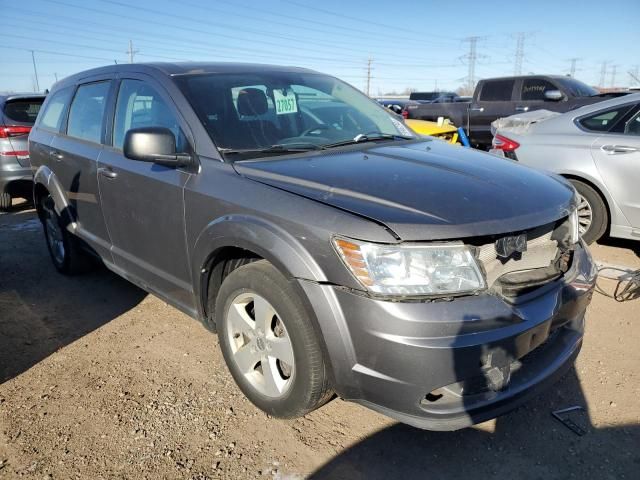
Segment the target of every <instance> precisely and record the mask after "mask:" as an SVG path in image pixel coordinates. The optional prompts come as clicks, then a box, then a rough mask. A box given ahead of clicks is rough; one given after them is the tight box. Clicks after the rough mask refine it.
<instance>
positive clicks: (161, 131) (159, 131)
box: [122, 127, 191, 167]
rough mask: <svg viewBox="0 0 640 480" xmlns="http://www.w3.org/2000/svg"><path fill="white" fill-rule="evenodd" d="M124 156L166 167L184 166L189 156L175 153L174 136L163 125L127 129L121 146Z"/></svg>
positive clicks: (187, 162)
mask: <svg viewBox="0 0 640 480" xmlns="http://www.w3.org/2000/svg"><path fill="white" fill-rule="evenodd" d="M122 151H123V153H124V156H125V157H127V158H129V159H131V160H138V161H140V162H152V163H157V164H159V165H164V166H166V167H184V166H185V165H188V164H189V163H190V162H191V156H190V155H187V154H181V153H176V137H175V135H174V134H173V132H172V131H171V130H169V129H168V128H165V127H141V128H132V129H131V130H128V131H127V133H126V134H125V136H124V145H123V147H122Z"/></svg>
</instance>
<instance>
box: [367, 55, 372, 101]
mask: <svg viewBox="0 0 640 480" xmlns="http://www.w3.org/2000/svg"><path fill="white" fill-rule="evenodd" d="M371 62H373V59H372V58H369V59H368V60H367V96H369V92H370V90H371Z"/></svg>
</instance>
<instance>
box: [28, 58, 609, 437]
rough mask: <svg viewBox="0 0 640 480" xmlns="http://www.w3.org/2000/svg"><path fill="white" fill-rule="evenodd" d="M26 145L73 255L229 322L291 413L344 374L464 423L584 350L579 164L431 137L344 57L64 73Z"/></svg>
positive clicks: (231, 357)
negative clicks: (323, 64) (521, 157)
mask: <svg viewBox="0 0 640 480" xmlns="http://www.w3.org/2000/svg"><path fill="white" fill-rule="evenodd" d="M29 145H30V146H29V148H30V153H31V160H32V164H33V168H34V171H35V188H34V199H35V203H36V205H37V210H38V214H39V217H40V219H41V220H42V223H43V225H44V232H45V236H46V240H47V245H48V248H49V251H50V253H51V258H52V259H53V263H54V265H55V267H56V268H57V269H58V270H59V271H60V272H62V273H64V274H74V273H78V272H81V271H83V270H85V269H87V268H89V267H90V266H91V264H92V262H91V261H90V259H91V257H92V256H93V257H97V258H99V259H100V260H101V261H102V262H104V264H105V265H106V266H107V267H108V268H109V269H111V270H113V271H114V272H116V273H118V274H119V275H122V276H123V277H125V278H127V279H128V280H130V281H131V282H133V283H135V284H136V285H138V286H140V287H141V288H143V289H145V290H147V291H149V292H152V293H154V294H155V295H157V296H158V297H160V298H162V299H163V300H165V301H167V302H169V303H170V304H172V305H174V306H175V307H176V308H178V309H179V310H181V311H183V312H185V313H187V314H188V315H190V316H192V317H194V318H196V319H198V320H200V321H201V322H203V324H204V325H205V326H206V327H208V328H209V329H211V330H213V331H217V333H218V336H219V339H220V346H221V349H222V353H223V355H224V358H225V360H226V363H227V365H228V367H229V370H230V371H231V374H232V375H233V377H234V379H235V381H236V382H237V384H238V386H239V387H240V389H241V390H242V391H243V392H244V393H245V394H246V396H247V397H248V398H249V399H250V400H251V401H252V402H253V403H254V404H255V405H256V406H258V407H259V408H261V409H262V410H264V411H265V412H268V413H269V414H271V415H273V416H276V417H283V418H291V417H296V416H300V415H304V414H305V413H307V412H309V411H311V410H313V409H315V408H318V407H319V406H321V405H322V404H323V403H325V402H327V401H328V400H330V399H331V398H332V397H333V396H334V395H336V394H337V395H339V396H340V397H342V398H344V399H346V400H351V401H355V402H359V403H361V404H363V405H366V406H368V407H370V408H372V409H375V410H378V411H380V412H383V413H385V414H387V415H389V416H391V417H394V418H397V419H399V420H400V421H402V422H406V423H408V424H411V425H415V426H418V427H421V428H427V429H435V430H451V429H457V428H462V427H465V426H469V425H471V424H473V423H476V422H480V421H484V420H486V419H489V418H492V417H495V416H497V415H500V414H502V413H504V412H506V411H508V410H510V409H512V408H514V407H515V406H516V405H518V404H519V403H521V402H522V401H524V400H525V399H527V398H529V397H530V396H531V395H532V394H534V393H536V392H538V391H540V390H541V388H542V387H543V386H545V385H549V384H550V383H551V382H553V381H554V380H556V379H557V378H558V377H559V376H560V375H562V374H563V373H564V372H565V371H567V369H569V367H570V366H571V365H572V363H573V360H574V359H575V357H576V355H577V354H578V351H579V349H580V346H581V342H582V336H583V325H584V315H585V310H586V308H587V305H588V304H589V302H590V299H591V293H592V289H593V286H594V281H595V275H596V272H595V269H594V264H593V262H592V260H591V257H590V255H589V253H588V251H587V250H586V248H585V245H584V243H583V242H582V240H580V238H579V235H578V225H577V217H576V194H575V191H574V189H573V188H572V187H571V185H570V184H568V183H567V182H566V181H564V180H562V179H560V178H558V177H552V176H548V175H546V174H544V173H541V172H538V171H535V170H532V169H529V168H527V167H523V166H520V165H517V164H515V163H512V162H507V161H505V160H502V159H498V158H496V157H494V156H491V155H488V154H484V153H480V152H475V151H473V150H469V149H463V148H458V147H455V146H450V145H448V144H446V143H443V142H441V141H437V140H430V139H426V138H422V137H417V136H416V135H415V134H413V133H412V131H411V130H409V129H408V128H407V127H406V126H405V125H404V124H403V123H402V122H401V121H399V120H398V119H397V118H395V116H393V115H391V114H390V113H389V112H388V111H387V110H385V109H384V108H383V107H382V106H380V105H378V104H377V103H376V102H375V101H373V100H370V99H369V98H368V97H366V96H365V95H363V94H362V93H360V92H359V91H357V90H356V89H354V88H353V87H351V86H349V85H347V84H346V83H344V82H342V81H340V80H338V79H336V78H333V77H330V76H327V75H322V74H319V73H317V72H313V71H310V70H306V69H300V68H291V67H276V66H264V65H247V64H224V63H205V64H147V65H145V64H140V65H113V66H109V67H104V68H99V69H95V70H90V71H87V72H83V73H80V74H77V75H74V76H72V77H69V78H67V79H65V80H62V81H61V82H59V83H57V84H56V85H55V86H54V87H53V90H52V91H51V93H50V95H49V96H48V98H47V100H46V102H45V104H44V106H43V110H42V112H41V113H40V115H39V117H38V121H37V122H36V125H35V127H34V129H33V130H32V132H31V135H30V144H29Z"/></svg>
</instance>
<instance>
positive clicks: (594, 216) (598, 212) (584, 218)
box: [570, 179, 609, 244]
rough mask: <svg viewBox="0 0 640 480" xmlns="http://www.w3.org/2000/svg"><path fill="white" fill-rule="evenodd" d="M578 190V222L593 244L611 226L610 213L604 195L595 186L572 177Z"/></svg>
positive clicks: (584, 237) (582, 233) (589, 242)
mask: <svg viewBox="0 0 640 480" xmlns="http://www.w3.org/2000/svg"><path fill="white" fill-rule="evenodd" d="M570 182H571V183H572V184H573V186H574V187H575V189H576V190H577V191H578V195H579V202H578V223H579V229H580V235H582V238H583V239H584V241H585V242H587V243H588V244H591V243H593V242H595V241H597V240H599V239H600V237H602V235H604V232H606V230H607V227H608V226H609V214H608V212H607V207H606V205H605V204H604V201H603V200H602V197H601V196H600V194H599V193H598V192H596V191H595V190H594V189H593V187H591V186H590V185H587V184H586V183H583V182H581V181H579V180H573V179H570Z"/></svg>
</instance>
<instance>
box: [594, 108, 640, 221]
mask: <svg viewBox="0 0 640 480" xmlns="http://www.w3.org/2000/svg"><path fill="white" fill-rule="evenodd" d="M624 120H625V121H624V125H620V126H619V128H616V130H620V131H619V132H610V133H605V134H603V135H602V136H600V137H598V138H597V139H596V141H595V142H594V143H593V145H592V148H591V153H592V155H593V158H594V160H595V162H596V166H597V168H598V171H599V172H600V175H601V176H602V179H603V181H604V183H605V185H606V186H607V189H608V190H609V191H610V192H611V194H612V195H613V198H614V200H615V202H616V203H617V204H618V206H619V207H620V209H621V210H622V213H624V215H625V217H627V220H628V221H629V223H630V224H631V226H632V227H633V228H634V229H640V190H639V187H640V112H639V111H636V112H635V114H634V115H633V116H631V118H629V119H628V120H627V119H624Z"/></svg>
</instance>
